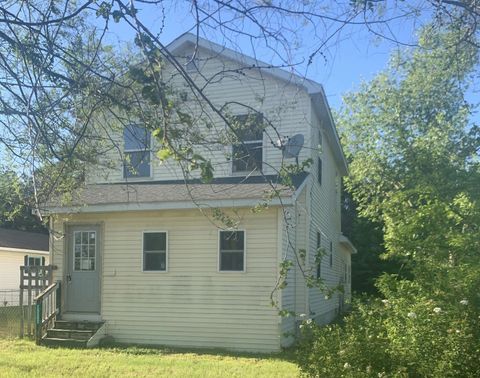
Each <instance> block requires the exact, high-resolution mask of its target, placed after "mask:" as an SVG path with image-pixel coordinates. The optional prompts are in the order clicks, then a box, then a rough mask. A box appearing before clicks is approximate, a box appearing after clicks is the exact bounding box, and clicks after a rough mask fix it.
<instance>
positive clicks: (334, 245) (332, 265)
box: [308, 112, 344, 323]
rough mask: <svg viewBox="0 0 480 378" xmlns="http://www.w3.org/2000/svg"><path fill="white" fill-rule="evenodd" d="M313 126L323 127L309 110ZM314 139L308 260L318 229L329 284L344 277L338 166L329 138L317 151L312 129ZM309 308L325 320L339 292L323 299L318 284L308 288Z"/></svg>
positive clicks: (311, 257)
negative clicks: (340, 245) (339, 252)
mask: <svg viewBox="0 0 480 378" xmlns="http://www.w3.org/2000/svg"><path fill="white" fill-rule="evenodd" d="M312 127H313V128H314V129H317V130H321V129H323V125H321V123H320V122H319V120H318V119H317V117H316V115H315V114H314V113H313V112H312ZM312 135H315V139H314V140H312V141H310V142H311V146H312V158H313V160H314V161H315V162H316V164H315V165H314V166H313V167H312V172H313V173H314V175H315V176H314V179H313V180H312V187H311V206H310V212H311V224H310V229H309V233H310V245H309V251H310V253H309V261H310V263H311V264H315V251H316V248H317V232H318V231H319V230H320V232H321V247H322V248H323V249H324V250H325V252H326V253H325V255H324V256H323V258H322V261H321V266H320V275H321V278H322V280H324V283H325V284H326V285H327V286H328V287H330V288H333V287H336V286H337V285H338V284H339V283H340V282H341V281H343V275H344V270H343V264H342V261H341V259H340V257H339V255H338V253H337V251H338V248H339V243H338V238H339V236H340V233H341V228H340V227H341V224H340V223H341V222H340V211H338V207H339V206H340V203H339V196H338V186H337V185H338V181H337V180H338V179H339V177H338V176H337V172H338V168H337V165H336V163H335V160H334V157H333V152H332V149H331V147H330V143H328V142H329V140H328V139H327V138H323V141H322V149H321V151H320V152H319V150H318V144H319V142H320V141H319V133H317V132H315V133H312ZM319 158H321V162H322V163H321V164H322V169H321V175H322V178H321V185H320V184H319V178H318V174H319V167H318V162H317V159H319ZM308 298H309V301H308V305H309V310H310V311H311V312H312V313H314V314H315V315H313V317H314V318H316V319H317V320H319V321H320V322H322V323H324V322H328V321H330V320H332V319H333V317H335V315H336V312H337V309H338V307H339V299H340V296H339V293H338V292H337V293H335V294H334V295H333V296H332V298H330V299H326V298H325V293H322V292H321V291H320V290H319V289H318V288H311V289H308Z"/></svg>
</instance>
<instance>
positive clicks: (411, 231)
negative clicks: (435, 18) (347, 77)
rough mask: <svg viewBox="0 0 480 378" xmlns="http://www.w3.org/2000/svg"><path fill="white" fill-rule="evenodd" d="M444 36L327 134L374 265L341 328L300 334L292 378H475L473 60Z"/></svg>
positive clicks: (467, 48)
mask: <svg viewBox="0 0 480 378" xmlns="http://www.w3.org/2000/svg"><path fill="white" fill-rule="evenodd" d="M457 33H459V31H458V30H455V29H453V28H448V29H444V30H442V31H433V30H432V28H426V29H424V30H422V33H421V35H420V39H419V40H420V45H421V46H420V48H418V49H415V50H403V51H401V52H399V53H398V54H396V55H395V56H394V57H393V58H392V61H391V66H390V68H389V69H388V70H387V71H385V72H384V73H382V74H380V75H379V76H378V77H376V78H375V79H374V80H373V81H372V82H371V83H368V84H365V85H364V86H363V87H362V88H361V90H360V91H359V92H358V93H354V94H351V95H349V96H348V97H347V98H346V102H345V103H346V106H345V109H344V111H343V112H342V113H341V114H340V116H339V120H338V123H339V125H340V127H341V131H342V135H343V144H344V147H345V150H346V153H347V155H348V158H349V160H350V167H351V178H350V180H349V181H348V182H347V189H348V191H349V192H350V193H351V194H352V196H353V199H354V200H355V202H356V203H357V204H358V208H357V211H358V214H359V216H361V217H364V218H365V219H367V220H368V221H370V222H376V223H377V224H380V225H382V231H383V235H384V238H383V239H384V243H383V246H384V252H383V255H382V257H383V258H385V259H397V261H400V263H401V264H402V266H403V267H404V269H405V270H406V271H408V274H407V275H398V274H384V275H382V276H381V277H380V278H379V279H377V280H376V287H377V289H378V292H379V294H380V297H378V298H375V297H365V298H362V299H360V300H359V301H358V302H357V303H356V305H355V306H354V310H353V312H352V313H351V314H350V315H349V316H347V317H346V318H345V320H344V323H343V324H337V325H331V326H328V327H325V328H318V327H316V326H314V325H312V324H311V323H310V324H304V325H303V328H302V329H303V333H304V336H305V337H304V339H303V341H302V343H301V345H300V348H299V353H298V355H299V363H300V366H301V369H302V371H303V373H305V374H306V375H309V376H321V377H387V376H388V377H392V376H395V377H403V376H404V377H430V376H431V377H476V376H478V372H479V371H480V329H479V327H478V324H479V321H480V296H479V294H478V288H479V287H480V258H479V257H480V203H479V198H480V170H479V168H480V166H479V146H480V143H479V142H480V132H479V128H478V126H477V125H476V124H475V123H474V122H473V121H472V114H473V111H474V107H473V106H472V105H470V104H468V103H467V101H466V100H465V97H464V95H465V93H466V91H467V90H468V84H469V81H470V79H471V73H472V72H473V70H474V69H475V67H476V65H477V64H478V48H477V46H476V45H474V44H471V43H468V42H465V43H464V44H462V45H461V46H458V45H456V44H455V43H453V40H454V39H455V38H456V37H458V35H457Z"/></svg>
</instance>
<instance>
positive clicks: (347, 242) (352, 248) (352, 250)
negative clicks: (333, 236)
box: [338, 234, 358, 255]
mask: <svg viewBox="0 0 480 378" xmlns="http://www.w3.org/2000/svg"><path fill="white" fill-rule="evenodd" d="M338 241H339V242H340V244H343V245H345V246H346V247H347V248H348V249H349V250H350V253H351V254H352V255H355V254H357V253H358V250H357V248H355V246H354V245H353V243H352V242H351V241H350V239H349V238H347V237H346V236H345V235H343V234H341V235H340V238H339V240H338Z"/></svg>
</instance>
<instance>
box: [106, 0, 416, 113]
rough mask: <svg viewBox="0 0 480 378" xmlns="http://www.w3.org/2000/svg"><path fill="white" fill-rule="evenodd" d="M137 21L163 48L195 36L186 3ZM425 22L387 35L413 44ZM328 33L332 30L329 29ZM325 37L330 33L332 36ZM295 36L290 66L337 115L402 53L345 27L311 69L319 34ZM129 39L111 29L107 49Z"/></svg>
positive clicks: (266, 53) (268, 55) (248, 49)
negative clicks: (349, 96) (348, 96)
mask: <svg viewBox="0 0 480 378" xmlns="http://www.w3.org/2000/svg"><path fill="white" fill-rule="evenodd" d="M181 4H184V5H181ZM139 7H140V6H139ZM140 8H141V7H140ZM139 18H141V20H142V21H143V22H145V23H148V25H149V27H150V28H151V30H152V31H154V32H159V31H160V28H161V33H159V38H160V40H161V41H162V42H163V43H165V44H168V43H170V42H171V41H173V40H174V39H175V38H176V37H178V36H180V35H181V34H183V33H184V32H187V31H190V32H195V28H194V25H195V23H194V18H193V17H192V13H191V8H190V7H189V6H188V3H187V2H179V3H177V5H175V6H171V7H169V8H168V9H167V11H166V13H165V15H163V14H160V12H159V9H158V8H152V9H146V8H144V9H142V10H140V13H139ZM423 21H424V20H421V19H420V22H419V19H418V18H417V19H416V20H415V22H416V23H417V24H414V23H413V21H412V22H410V23H408V25H406V24H405V20H402V21H401V22H400V21H399V22H391V23H390V24H389V28H391V30H389V31H391V34H390V35H392V34H394V35H395V38H396V39H397V40H400V41H402V42H409V43H410V42H412V41H415V34H414V33H413V31H414V30H415V28H416V26H418V24H421V23H422V22H423ZM245 28H248V25H245ZM329 30H332V28H330V29H329ZM245 31H249V30H245ZM203 33H205V31H203ZM326 33H330V31H328V32H326ZM206 34H207V35H205V34H201V35H202V36H203V37H206V38H207V39H210V40H212V41H214V42H217V43H220V44H222V45H223V44H225V43H226V42H225V40H224V38H223V36H222V34H221V33H220V32H219V31H215V30H211V29H209V30H207V31H206ZM297 35H298V40H297V41H296V45H297V46H298V48H297V49H296V50H294V51H293V53H292V56H291V57H290V59H291V60H292V62H302V61H303V63H301V64H299V65H298V66H295V70H296V71H297V72H298V73H300V74H301V75H302V76H303V75H306V77H307V78H309V79H312V80H315V81H317V82H319V83H321V84H322V85H323V86H324V89H325V92H326V94H327V97H328V101H329V103H330V106H331V107H332V108H336V109H338V108H339V107H340V106H341V104H342V95H343V94H345V93H347V92H349V91H353V90H355V89H358V87H359V85H360V83H361V82H362V81H369V80H370V79H372V78H373V77H374V76H375V75H376V74H377V73H378V72H380V71H381V70H382V69H384V68H385V67H386V66H387V63H388V59H389V56H390V53H391V52H392V51H393V50H394V49H397V48H398V47H400V46H399V44H397V43H393V42H391V41H387V40H385V39H382V38H379V37H378V36H376V35H374V34H372V33H370V32H368V30H367V28H366V27H365V26H363V25H359V26H356V27H347V28H345V29H343V30H342V32H341V33H339V34H338V35H335V38H333V39H332V40H331V41H330V43H329V44H328V46H327V48H325V49H322V53H323V54H319V55H317V56H316V58H315V59H314V61H313V63H312V64H311V65H307V64H306V61H307V60H308V56H309V54H310V53H311V51H312V50H313V49H315V48H316V47H317V46H318V44H319V43H320V42H321V40H322V38H321V37H323V34H322V35H320V36H319V37H315V36H313V33H312V30H311V29H309V28H307V27H306V28H305V30H302V29H300V30H299V31H298V32H297ZM234 38H235V46H232V45H231V42H227V47H230V48H233V49H234V50H237V51H240V52H243V53H245V54H247V55H253V54H255V55H256V57H257V59H259V60H261V61H264V62H266V63H273V64H280V62H279V59H278V57H276V56H275V54H274V53H272V51H271V50H268V49H265V48H263V47H262V46H257V47H255V49H252V45H251V44H250V41H249V40H248V39H246V38H243V39H242V38H241V37H234ZM132 39H133V34H132V30H131V28H130V27H128V26H126V25H125V24H122V23H119V24H111V25H110V28H109V33H108V35H107V40H108V41H110V42H111V43H123V42H128V41H132Z"/></svg>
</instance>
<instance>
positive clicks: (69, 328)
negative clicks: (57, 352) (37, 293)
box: [41, 320, 104, 348]
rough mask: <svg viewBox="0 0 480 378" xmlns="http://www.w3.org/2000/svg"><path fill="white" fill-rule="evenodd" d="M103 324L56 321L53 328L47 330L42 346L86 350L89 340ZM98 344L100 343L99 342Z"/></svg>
mask: <svg viewBox="0 0 480 378" xmlns="http://www.w3.org/2000/svg"><path fill="white" fill-rule="evenodd" d="M103 324H104V323H103V322H92V321H73V320H56V321H55V324H54V326H53V328H49V329H48V330H47V334H46V336H44V337H43V338H42V341H41V344H42V345H46V346H51V347H67V348H86V347H87V343H88V342H89V340H90V339H91V338H92V337H93V336H94V335H95V334H96V333H97V331H98V330H99V329H100V327H102V325H103ZM102 335H103V333H102ZM96 342H97V343H98V340H96Z"/></svg>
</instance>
